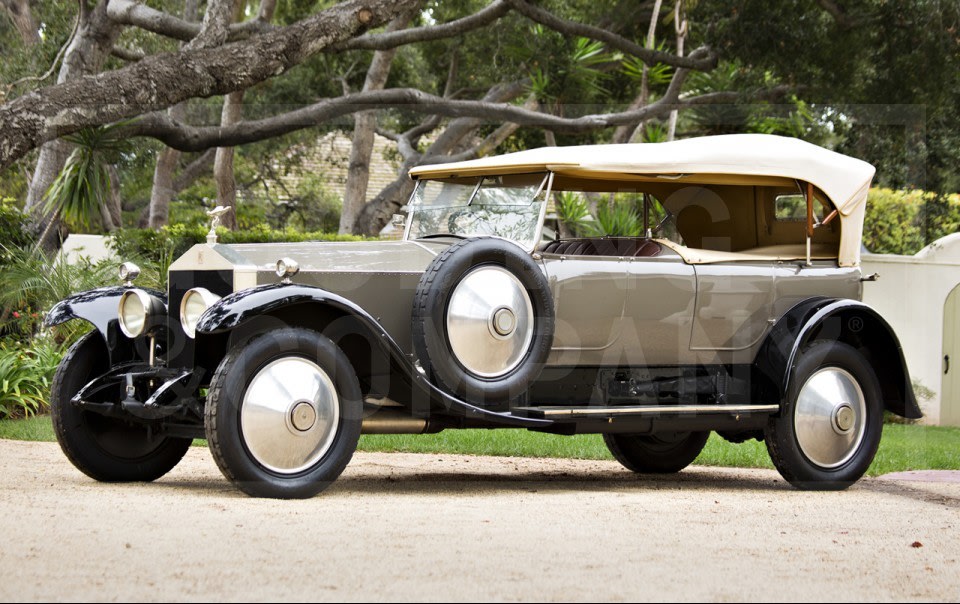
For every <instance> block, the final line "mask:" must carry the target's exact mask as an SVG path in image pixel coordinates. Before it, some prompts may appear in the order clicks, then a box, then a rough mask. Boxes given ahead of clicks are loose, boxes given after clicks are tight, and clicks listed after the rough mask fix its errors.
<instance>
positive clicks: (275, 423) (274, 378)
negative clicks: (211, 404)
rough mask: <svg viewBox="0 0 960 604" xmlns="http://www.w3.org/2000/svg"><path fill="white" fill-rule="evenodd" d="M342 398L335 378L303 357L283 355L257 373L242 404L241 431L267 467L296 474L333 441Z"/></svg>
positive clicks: (327, 448)
mask: <svg viewBox="0 0 960 604" xmlns="http://www.w3.org/2000/svg"><path fill="white" fill-rule="evenodd" d="M339 423H340V401H339V398H338V397H337V390H336V388H335V387H334V385H333V381H332V380H331V379H330V376H328V375H327V373H326V372H325V371H324V370H323V369H321V368H320V366H319V365H317V364H316V363H314V362H313V361H310V360H308V359H304V358H300V357H287V358H283V359H277V360H276V361H273V362H271V363H270V364H268V365H267V366H266V367H264V368H263V369H261V370H260V371H258V372H257V374H256V375H255V376H253V379H252V380H250V385H249V386H247V391H246V393H244V395H243V402H242V403H241V405H240V433H241V436H242V438H243V442H244V444H245V445H246V447H247V450H248V451H249V452H250V454H251V455H252V456H253V458H254V459H256V461H257V462H258V463H259V464H260V465H262V466H263V467H265V468H267V469H268V470H271V471H273V472H277V473H280V474H296V473H297V472H302V471H303V470H306V469H308V468H310V467H311V466H313V465H314V464H316V463H317V462H318V461H320V459H321V458H322V457H323V456H324V455H325V454H326V452H327V451H328V450H329V449H330V447H331V446H332V445H333V440H334V437H335V436H336V432H337V426H338V425H339Z"/></svg>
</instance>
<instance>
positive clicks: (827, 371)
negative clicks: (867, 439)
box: [794, 367, 867, 468]
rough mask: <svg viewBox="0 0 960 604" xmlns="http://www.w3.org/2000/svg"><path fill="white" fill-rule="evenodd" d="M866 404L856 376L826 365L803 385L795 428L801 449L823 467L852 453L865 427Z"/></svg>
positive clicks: (808, 457)
mask: <svg viewBox="0 0 960 604" xmlns="http://www.w3.org/2000/svg"><path fill="white" fill-rule="evenodd" d="M866 416H867V404H866V400H865V399H864V396H863V390H861V389H860V385H859V384H858V383H857V380H856V379H855V378H854V377H853V376H852V375H851V374H850V373H849V372H847V371H845V370H843V369H840V368H839V367H825V368H823V369H820V370H819V371H817V372H816V373H814V374H813V375H811V376H810V377H809V378H807V381H806V382H805V383H804V384H803V387H801V388H800V394H799V395H798V397H797V406H796V410H795V415H794V428H795V430H796V433H797V443H798V444H799V445H800V450H801V451H803V454H804V455H805V456H806V458H807V459H809V460H810V461H811V462H813V463H814V464H816V465H818V466H820V467H822V468H836V467H838V466H841V465H843V464H844V463H846V462H847V461H849V460H850V458H851V457H853V455H854V453H856V451H857V449H858V448H859V447H860V443H861V442H862V441H863V435H864V432H865V431H866Z"/></svg>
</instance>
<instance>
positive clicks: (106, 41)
mask: <svg viewBox="0 0 960 604" xmlns="http://www.w3.org/2000/svg"><path fill="white" fill-rule="evenodd" d="M106 5H107V2H106V1H105V0H103V1H101V2H99V3H98V4H97V5H96V6H94V7H93V8H92V9H90V8H86V9H83V8H82V9H81V13H80V23H79V24H78V26H77V33H76V35H74V37H73V41H72V42H71V43H70V46H69V47H68V48H67V51H66V53H64V55H63V65H61V66H60V72H59V74H58V75H57V84H62V83H64V82H68V81H72V80H76V79H79V78H82V77H83V76H85V75H91V74H94V73H97V72H99V71H100V69H101V68H102V66H103V62H104V60H106V58H107V56H109V54H110V49H111V48H113V43H114V42H115V41H116V39H117V36H119V35H120V27H119V26H118V25H117V24H116V23H114V22H113V21H111V20H110V18H109V17H107V10H106ZM81 6H85V4H81ZM69 154H70V145H68V144H67V143H66V142H65V141H63V140H59V139H58V140H52V141H50V142H48V143H46V144H44V145H43V146H42V147H41V148H40V155H39V157H38V158H37V167H36V169H35V170H34V173H33V178H32V179H31V181H30V187H29V189H28V190H27V201H26V203H25V204H24V211H25V212H28V213H30V214H32V216H33V220H34V221H35V222H36V224H37V225H38V227H39V228H38V230H39V231H41V232H42V233H44V235H43V237H42V241H40V242H39V243H40V245H41V246H42V247H43V248H44V249H46V250H53V249H56V247H57V246H58V245H59V240H58V236H57V235H58V233H59V219H58V218H57V217H56V216H46V215H45V212H44V211H43V206H44V203H43V202H44V198H45V196H46V194H47V191H48V190H49V189H50V185H52V184H53V181H54V180H55V179H56V178H57V175H58V174H60V171H61V170H62V169H63V164H64V162H66V161H67V156H68V155H69ZM51 222H52V223H53V224H48V223H51Z"/></svg>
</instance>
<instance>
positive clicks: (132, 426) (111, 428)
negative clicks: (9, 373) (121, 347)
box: [50, 331, 191, 482]
mask: <svg viewBox="0 0 960 604" xmlns="http://www.w3.org/2000/svg"><path fill="white" fill-rule="evenodd" d="M108 370H109V363H108V356H107V351H106V349H105V347H104V344H103V340H102V339H101V337H100V334H99V333H97V332H95V331H94V332H90V333H88V334H87V335H85V336H83V337H82V338H80V340H78V341H77V342H76V343H75V344H74V345H73V346H71V347H70V350H68V351H67V354H66V355H64V357H63V360H62V361H61V362H60V366H59V367H57V372H56V374H54V377H53V384H52V386H51V388H50V415H51V417H52V419H53V430H54V432H55V433H56V435H57V442H59V443H60V448H61V449H63V452H64V454H65V455H66V456H67V459H69V460H70V462H71V463H73V465H74V466H76V467H77V469H78V470H80V471H81V472H83V473H84V474H86V475H87V476H89V477H90V478H93V479H96V480H100V481H103V482H136V481H151V480H156V479H157V478H160V477H161V476H163V475H164V474H166V473H167V472H169V471H170V470H171V469H173V467H174V466H176V465H177V463H179V462H180V460H181V459H183V456H184V454H186V452H187V449H189V448H190V442H191V440H190V439H189V438H169V437H158V436H156V435H155V434H153V433H151V432H150V431H149V430H147V428H146V427H145V426H143V425H142V424H137V423H134V422H125V421H123V420H120V419H116V418H112V417H106V416H104V415H100V414H98V413H92V412H90V411H84V410H82V409H80V408H79V407H77V406H75V405H74V404H73V403H72V402H71V399H72V398H73V397H74V396H75V395H76V394H77V392H79V391H80V389H81V388H83V387H84V386H86V385H87V384H88V383H89V382H90V381H92V380H93V379H94V378H96V377H97V376H100V375H103V374H104V373H106V372H107V371H108ZM118 396H119V393H118ZM118 400H119V398H118Z"/></svg>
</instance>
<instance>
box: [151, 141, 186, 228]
mask: <svg viewBox="0 0 960 604" xmlns="http://www.w3.org/2000/svg"><path fill="white" fill-rule="evenodd" d="M179 160H180V152H179V151H177V150H176V149H173V148H171V147H164V148H163V149H161V150H160V152H159V153H158V154H157V165H156V166H155V167H154V169H153V188H152V189H151V190H150V210H149V218H148V219H147V226H149V227H150V228H151V229H159V228H160V227H162V226H164V225H166V224H167V223H168V222H169V220H170V201H171V200H172V199H173V196H174V195H176V194H177V193H176V191H175V190H174V188H173V174H174V172H175V171H176V169H177V162H178V161H179Z"/></svg>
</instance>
